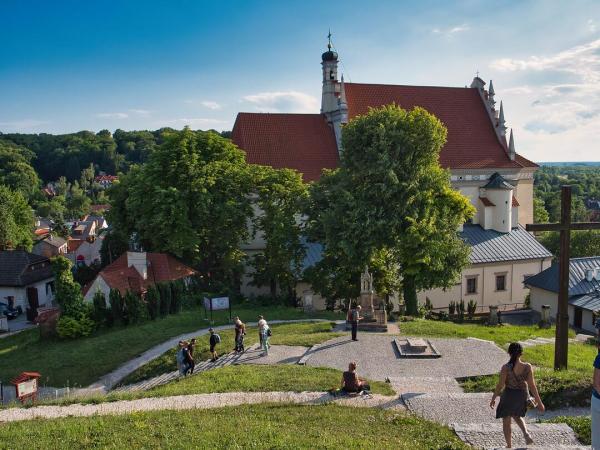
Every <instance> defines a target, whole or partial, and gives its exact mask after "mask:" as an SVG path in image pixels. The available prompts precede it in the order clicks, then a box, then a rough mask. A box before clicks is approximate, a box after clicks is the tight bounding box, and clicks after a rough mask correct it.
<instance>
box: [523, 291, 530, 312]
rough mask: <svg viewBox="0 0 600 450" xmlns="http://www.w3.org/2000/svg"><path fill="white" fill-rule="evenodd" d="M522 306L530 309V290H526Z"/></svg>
mask: <svg viewBox="0 0 600 450" xmlns="http://www.w3.org/2000/svg"><path fill="white" fill-rule="evenodd" d="M523 306H524V307H525V308H527V309H531V292H528V293H527V295H526V296H525V302H524V304H523Z"/></svg>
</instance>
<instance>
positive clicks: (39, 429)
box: [0, 405, 469, 450]
mask: <svg viewBox="0 0 600 450" xmlns="http://www.w3.org/2000/svg"><path fill="white" fill-rule="evenodd" d="M33 447H35V448H52V449H53V450H60V449H74V448H115V449H117V448H169V449H188V448H230V449H237V448H280V449H297V448H310V449H314V448H320V449H338V448H353V449H357V448H365V449H372V448H377V449H395V450H397V449H405V450H420V449H423V450H430V449H446V450H451V449H467V448H469V447H468V446H467V445H465V444H463V443H462V442H460V441H459V439H458V438H457V437H456V435H455V434H454V433H453V432H452V431H450V429H448V428H446V427H443V426H441V425H437V424H434V423H432V422H428V421H426V420H424V419H420V418H417V417H414V416H411V415H408V414H406V413H398V412H394V411H386V410H382V409H377V408H349V407H341V406H337V405H319V406H303V405H248V406H236V407H234V408H221V409H211V410H192V411H154V412H147V413H132V414H128V415H121V416H96V417H70V418H66V419H52V420H36V421H35V422H34V423H32V422H28V421H26V422H15V423H7V424H4V425H3V426H2V427H1V428H0V448H1V449H14V448H33Z"/></svg>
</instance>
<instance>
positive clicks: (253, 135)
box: [232, 113, 338, 181]
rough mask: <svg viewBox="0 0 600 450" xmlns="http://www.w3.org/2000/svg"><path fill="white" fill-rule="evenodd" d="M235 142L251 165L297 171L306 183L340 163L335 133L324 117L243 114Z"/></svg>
mask: <svg viewBox="0 0 600 450" xmlns="http://www.w3.org/2000/svg"><path fill="white" fill-rule="evenodd" d="M232 140H233V142H235V144H236V145H237V146H238V147H240V148H241V149H242V150H244V151H245V152H246V160H247V161H248V162H249V163H251V164H260V165H263V166H272V167H274V168H276V169H282V168H289V169H295V170H297V171H299V172H300V173H302V174H303V179H304V181H314V180H317V179H318V178H319V177H320V176H321V171H322V170H323V169H335V168H336V167H337V163H338V152H337V146H336V143H335V136H334V134H333V130H332V128H331V127H330V126H329V125H328V124H327V120H326V119H325V116H323V115H321V114H266V113H239V114H238V116H237V119H236V121H235V125H234V126H233V133H232Z"/></svg>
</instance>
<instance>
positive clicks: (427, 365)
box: [304, 333, 506, 381]
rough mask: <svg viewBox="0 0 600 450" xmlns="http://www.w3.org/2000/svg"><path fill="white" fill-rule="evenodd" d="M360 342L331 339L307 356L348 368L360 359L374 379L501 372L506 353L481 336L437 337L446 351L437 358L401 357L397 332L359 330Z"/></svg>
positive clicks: (317, 362) (360, 370) (311, 361)
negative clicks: (397, 347) (362, 331)
mask: <svg viewBox="0 0 600 450" xmlns="http://www.w3.org/2000/svg"><path fill="white" fill-rule="evenodd" d="M358 338H359V340H358V342H355V341H352V340H350V338H349V337H348V336H342V337H339V338H335V339H331V340H329V341H327V342H324V343H323V344H320V345H316V346H314V347H313V348H311V349H310V350H309V352H308V354H307V358H305V361H304V362H305V364H307V365H309V366H316V367H318V366H321V367H332V368H334V369H338V370H347V367H348V363H349V362H350V361H356V362H357V363H358V373H359V374H360V376H364V377H366V378H370V379H372V380H381V381H383V380H385V379H386V378H392V377H402V376H405V377H431V376H432V375H433V374H435V376H436V377H451V378H460V377H469V376H477V375H490V374H494V373H498V372H499V371H500V368H501V367H502V365H503V364H504V363H505V362H506V353H505V351H504V350H502V349H500V348H499V347H498V346H496V345H495V344H494V343H493V342H489V341H483V340H480V339H434V338H431V339H430V341H431V342H432V343H433V344H434V345H435V347H436V348H437V349H438V350H439V351H440V353H441V354H442V357H441V358H437V359H410V358H399V357H398V354H397V353H396V350H395V349H394V346H393V339H394V336H390V335H385V334H367V333H359V336H358Z"/></svg>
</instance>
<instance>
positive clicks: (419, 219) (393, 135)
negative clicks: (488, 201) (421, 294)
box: [308, 105, 474, 314]
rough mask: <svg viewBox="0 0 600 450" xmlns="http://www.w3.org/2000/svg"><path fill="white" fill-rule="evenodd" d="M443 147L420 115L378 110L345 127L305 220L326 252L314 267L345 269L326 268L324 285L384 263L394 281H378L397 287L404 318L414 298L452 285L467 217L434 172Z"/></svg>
mask: <svg viewBox="0 0 600 450" xmlns="http://www.w3.org/2000/svg"><path fill="white" fill-rule="evenodd" d="M445 142H446V128H445V127H444V125H443V124H442V123H441V122H440V121H439V120H438V119H437V118H436V117H435V116H433V115H432V114H430V113H428V112H427V111H426V110H424V109H422V108H415V109H413V110H411V111H406V110H403V109H402V108H400V107H398V106H395V105H389V106H384V107H381V108H376V109H371V110H370V111H369V113H368V114H366V115H364V116H359V117H357V118H355V119H354V120H352V121H350V123H348V125H346V127H345V128H344V133H343V141H342V144H343V145H342V147H343V150H342V151H343V153H342V157H341V160H340V168H339V169H337V170H336V171H334V172H330V173H326V174H325V175H324V176H323V177H322V179H321V180H320V181H319V182H317V183H316V184H315V186H314V187H313V189H312V193H313V201H312V205H311V208H310V209H309V212H308V216H309V221H308V225H309V230H310V235H311V238H312V239H314V240H319V241H320V242H322V243H323V244H324V245H325V251H324V259H323V261H322V262H321V263H319V264H318V266H320V267H321V269H322V270H328V269H327V268H326V267H325V265H327V264H328V263H330V262H337V263H338V264H343V265H344V269H342V270H340V267H331V268H330V269H329V279H333V278H335V277H336V276H337V272H338V271H339V272H342V273H346V274H350V273H351V272H354V273H356V274H357V273H358V272H360V270H362V268H363V267H364V266H365V264H368V265H374V261H376V260H378V259H379V260H381V259H382V256H381V255H384V258H383V261H382V262H380V264H379V265H380V267H382V268H383V271H382V272H383V273H384V274H387V273H395V275H396V276H395V277H394V276H391V277H390V276H384V277H383V278H384V279H385V280H388V282H390V283H391V284H394V283H397V282H398V281H399V279H400V278H401V279H402V289H403V293H404V300H405V303H406V307H407V312H408V313H409V314H414V313H416V310H417V300H416V293H417V291H418V290H421V289H429V288H435V287H449V286H451V285H452V284H453V283H455V282H456V280H457V278H459V276H460V273H461V270H462V268H463V267H465V265H466V264H468V247H467V246H466V244H464V242H463V241H462V240H461V239H460V237H459V235H458V228H459V226H460V225H461V224H463V223H464V222H465V221H466V220H467V219H468V218H470V217H471V216H472V215H473V213H474V209H473V207H472V206H471V204H470V202H469V200H468V199H467V198H465V197H464V196H462V195H461V194H460V193H459V192H457V191H455V190H454V189H452V187H451V185H450V177H449V174H448V172H447V171H445V170H443V169H442V168H441V167H440V166H439V163H438V157H439V153H440V150H441V148H442V146H443V145H444V143H445ZM316 271H318V267H317V269H316ZM352 282H353V283H355V284H358V278H356V279H353V280H352Z"/></svg>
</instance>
